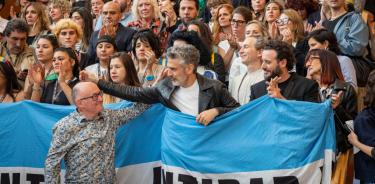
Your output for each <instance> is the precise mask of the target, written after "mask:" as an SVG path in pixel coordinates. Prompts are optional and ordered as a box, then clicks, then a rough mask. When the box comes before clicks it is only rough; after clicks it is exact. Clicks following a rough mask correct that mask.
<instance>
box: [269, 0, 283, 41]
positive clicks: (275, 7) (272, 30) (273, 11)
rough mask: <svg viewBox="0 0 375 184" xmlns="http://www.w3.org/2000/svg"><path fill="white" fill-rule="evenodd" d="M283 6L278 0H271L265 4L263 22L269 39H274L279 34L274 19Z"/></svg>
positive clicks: (277, 16)
mask: <svg viewBox="0 0 375 184" xmlns="http://www.w3.org/2000/svg"><path fill="white" fill-rule="evenodd" d="M283 9H284V7H283V5H282V4H280V3H279V2H278V1H274V0H271V1H269V2H268V3H267V4H266V8H265V12H266V13H265V24H266V27H267V29H268V32H269V34H270V37H271V39H276V38H277V37H278V35H279V33H278V30H277V25H276V20H277V19H278V18H279V16H280V14H281V11H283Z"/></svg>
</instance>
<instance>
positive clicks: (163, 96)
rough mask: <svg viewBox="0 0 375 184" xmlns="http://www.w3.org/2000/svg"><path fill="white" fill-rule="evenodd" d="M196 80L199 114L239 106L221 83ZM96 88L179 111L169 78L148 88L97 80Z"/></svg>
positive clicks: (224, 111) (225, 110) (175, 87)
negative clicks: (174, 100)
mask: <svg viewBox="0 0 375 184" xmlns="http://www.w3.org/2000/svg"><path fill="white" fill-rule="evenodd" d="M197 80H198V85H199V100H198V101H199V102H198V103H199V109H198V112H199V113H201V112H203V111H205V110H208V109H212V108H217V109H218V110H219V114H220V115H221V114H224V113H226V112H228V111H231V110H232V109H234V108H236V107H239V106H240V104H239V103H238V102H237V101H236V100H235V99H233V98H232V96H231V95H230V94H229V92H228V90H227V89H226V88H225V85H224V84H223V83H221V82H219V81H217V80H211V79H208V78H206V77H203V76H201V75H199V74H197ZM98 86H99V88H100V89H101V90H103V92H104V93H108V94H110V95H113V96H116V97H120V98H124V99H126V100H130V101H136V102H142V103H147V104H152V103H162V104H163V105H165V106H167V107H169V108H171V109H174V110H177V111H179V110H178V109H177V107H176V106H175V105H174V104H172V101H171V97H172V94H173V92H174V91H175V90H176V89H177V88H178V86H174V85H173V84H172V81H171V79H170V78H166V79H164V80H162V81H160V82H159V83H158V84H156V86H154V87H150V88H140V87H134V86H125V85H116V84H113V83H111V82H108V81H104V80H99V82H98Z"/></svg>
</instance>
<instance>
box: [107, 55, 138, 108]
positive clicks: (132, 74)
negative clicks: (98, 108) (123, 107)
mask: <svg viewBox="0 0 375 184" xmlns="http://www.w3.org/2000/svg"><path fill="white" fill-rule="evenodd" d="M108 71H109V72H108V79H109V81H111V82H113V83H115V84H120V85H128V86H137V87H140V86H141V83H140V82H139V79H138V74H137V71H136V69H135V66H134V62H133V60H132V58H131V57H130V56H129V55H128V54H127V53H125V52H117V53H115V54H113V55H112V56H111V60H110V62H109V66H108ZM121 100H122V99H121V98H117V97H114V96H111V95H108V94H104V95H103V103H104V104H109V103H117V102H120V101H121Z"/></svg>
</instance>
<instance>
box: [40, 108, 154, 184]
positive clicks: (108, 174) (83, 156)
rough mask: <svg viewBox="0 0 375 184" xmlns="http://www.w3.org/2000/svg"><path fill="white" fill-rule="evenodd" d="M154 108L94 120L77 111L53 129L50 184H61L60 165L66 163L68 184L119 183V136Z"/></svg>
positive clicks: (107, 112)
mask: <svg viewBox="0 0 375 184" xmlns="http://www.w3.org/2000/svg"><path fill="white" fill-rule="evenodd" d="M149 107H150V105H146V104H142V103H135V104H134V106H133V107H130V108H124V109H119V110H110V109H105V110H103V111H102V112H101V113H100V114H99V116H98V117H97V118H96V119H94V120H86V119H85V118H84V117H83V116H81V115H80V114H79V113H78V112H77V111H74V112H72V113H71V114H70V115H68V116H66V117H65V118H63V119H61V120H60V121H59V122H58V123H57V124H56V125H55V127H54V128H53V138H52V142H51V147H50V149H49V151H48V155H47V159H46V161H45V181H46V183H61V180H60V170H61V168H60V162H61V160H63V159H64V163H65V169H66V174H65V182H66V183H115V181H116V179H115V174H116V173H115V164H114V157H115V156H114V150H115V133H116V130H117V128H118V127H120V126H121V125H122V124H125V123H126V122H128V121H130V120H132V119H134V118H135V117H137V116H138V115H140V114H142V113H143V112H144V111H145V110H146V109H147V108H149Z"/></svg>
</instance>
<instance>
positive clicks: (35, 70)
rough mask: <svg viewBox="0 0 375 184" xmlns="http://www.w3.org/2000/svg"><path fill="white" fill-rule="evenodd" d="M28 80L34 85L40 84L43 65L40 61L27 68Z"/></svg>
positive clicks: (42, 75)
mask: <svg viewBox="0 0 375 184" xmlns="http://www.w3.org/2000/svg"><path fill="white" fill-rule="evenodd" d="M29 73H30V75H29V80H30V81H32V82H33V83H34V84H36V85H40V84H42V82H43V79H44V67H43V66H42V65H41V64H40V63H35V64H33V65H32V66H31V67H30V68H29Z"/></svg>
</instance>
